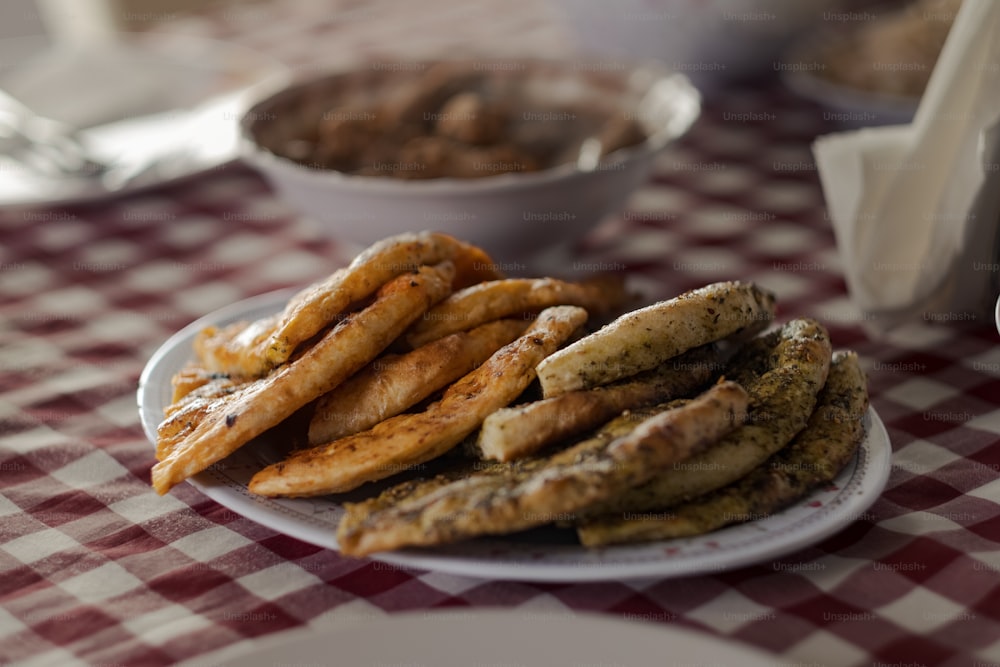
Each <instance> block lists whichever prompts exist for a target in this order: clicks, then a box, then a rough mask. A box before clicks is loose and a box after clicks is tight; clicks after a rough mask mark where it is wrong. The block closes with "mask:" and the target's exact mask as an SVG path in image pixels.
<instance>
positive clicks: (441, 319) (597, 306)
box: [406, 275, 627, 347]
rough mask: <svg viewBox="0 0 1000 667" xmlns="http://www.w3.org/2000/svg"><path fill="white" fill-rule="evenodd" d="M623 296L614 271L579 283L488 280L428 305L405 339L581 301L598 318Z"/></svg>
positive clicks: (415, 343) (420, 339) (417, 341)
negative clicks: (426, 310)
mask: <svg viewBox="0 0 1000 667" xmlns="http://www.w3.org/2000/svg"><path fill="white" fill-rule="evenodd" d="M626 296H627V295H626V292H625V283H624V280H623V279H622V277H621V276H616V275H603V276H599V277H597V278H593V279H591V280H587V281H583V282H579V283H574V282H567V281H564V280H558V279H556V278H509V279H507V280H491V281H487V282H483V283H479V284H478V285H473V286H471V287H468V288H466V289H463V290H461V291H458V292H455V293H454V294H452V295H451V296H450V297H448V298H447V299H445V300H444V301H442V302H441V303H439V304H438V305H437V306H435V307H434V308H432V309H431V310H430V312H428V313H427V315H426V316H425V317H424V318H423V319H421V320H420V321H419V322H417V323H416V324H414V325H413V327H412V328H411V329H410V331H408V332H407V334H406V342H407V343H409V345H411V346H412V347H419V346H421V345H424V344H426V343H428V342H430V341H432V340H435V339H437V338H441V337H442V336H447V335H448V334H452V333H455V332H456V331H467V330H469V329H471V328H473V327H476V326H478V325H480V324H483V323H484V322H490V321H492V320H497V319H500V318H502V317H510V316H512V315H519V314H521V313H525V312H535V311H538V310H541V309H542V308H549V307H551V306H580V307H581V308H585V309H586V310H587V312H588V313H590V314H591V315H593V316H598V317H600V316H602V315H605V314H607V313H610V312H611V311H613V310H615V309H617V308H619V307H620V306H621V305H622V304H623V303H624V302H625V300H626Z"/></svg>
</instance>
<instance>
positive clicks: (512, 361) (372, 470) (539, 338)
mask: <svg viewBox="0 0 1000 667" xmlns="http://www.w3.org/2000/svg"><path fill="white" fill-rule="evenodd" d="M586 320H587V311H585V310H584V309H582V308H577V307H576V306H557V307H554V308H547V309H546V310H543V311H542V312H541V313H540V314H539V316H538V318H537V319H536V320H535V322H534V323H532V325H531V326H530V327H529V328H528V330H527V331H526V332H525V333H524V335H523V336H521V337H519V338H518V339H517V340H515V341H514V342H512V343H510V344H509V345H506V346H504V347H502V348H500V349H499V350H498V351H497V352H495V353H494V354H493V355H492V356H491V357H490V358H489V359H487V360H486V362H485V363H483V364H482V365H481V366H480V367H479V368H477V369H476V370H474V371H472V372H471V373H469V374H468V375H466V376H465V377H463V378H462V379H460V380H459V381H458V382H456V383H454V384H453V385H451V386H450V387H448V389H447V390H446V391H445V392H444V394H443V395H442V397H441V400H439V401H437V402H435V403H432V404H431V405H430V406H429V407H428V408H427V409H426V410H425V411H423V412H418V413H414V414H403V415H398V416H396V417H392V418H390V419H387V420H385V421H383V422H380V423H378V424H377V425H376V426H374V427H373V428H371V429H369V430H368V431H363V432H361V433H357V434H355V435H352V436H348V437H346V438H341V439H340V440H335V441H333V442H331V443H329V444H327V445H324V446H321V447H313V448H310V449H305V450H301V451H299V452H297V453H295V454H293V455H292V456H290V457H289V458H288V459H286V460H285V461H283V462H280V463H276V464H274V465H270V466H268V467H267V468H264V469H263V470H261V471H259V472H258V473H257V474H256V475H254V476H253V479H251V480H250V486H249V488H250V491H252V492H253V493H258V494H261V495H265V496H295V497H300V496H316V495H323V494H327V493H338V492H343V491H350V490H352V489H356V488H357V487H359V486H361V485H362V484H364V483H365V482H370V481H375V480H379V479H383V478H385V477H389V476H391V475H393V474H395V473H398V472H403V471H404V470H407V469H409V468H412V467H413V466H415V465H419V464H420V463H424V462H425V461H430V460H431V459H434V458H437V457H438V456H440V455H441V454H444V453H445V452H447V451H448V450H449V449H451V448H453V447H454V446H455V445H457V444H459V443H460V442H461V441H462V440H463V439H464V438H465V437H466V436H468V435H469V434H470V433H472V432H473V431H475V430H476V429H477V428H479V425H480V424H482V422H483V419H485V418H486V415H488V414H490V413H491V412H493V411H494V410H497V409H499V408H502V407H504V406H505V405H507V404H508V403H510V402H511V401H513V400H514V399H515V398H517V397H518V395H520V394H521V392H523V391H524V389H525V388H526V387H527V386H528V384H530V383H531V381H532V380H534V378H535V366H537V365H538V362H539V361H541V360H542V359H544V358H545V357H546V356H548V355H550V354H552V352H554V351H555V350H557V349H558V348H559V346H560V345H562V344H563V343H565V342H566V340H567V339H568V338H569V337H570V336H572V335H573V332H574V331H576V329H577V328H579V327H580V326H582V325H583V323H584V322H586Z"/></svg>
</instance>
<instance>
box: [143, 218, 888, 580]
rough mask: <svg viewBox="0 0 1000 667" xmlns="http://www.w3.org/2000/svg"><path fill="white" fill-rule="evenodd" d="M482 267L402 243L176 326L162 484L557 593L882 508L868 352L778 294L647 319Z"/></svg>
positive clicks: (703, 297)
mask: <svg viewBox="0 0 1000 667" xmlns="http://www.w3.org/2000/svg"><path fill="white" fill-rule="evenodd" d="M475 258H478V259H475ZM482 258H483V254H482V251H481V250H479V249H477V248H474V247H471V246H469V245H467V244H464V243H462V242H460V241H457V240H455V239H453V238H451V237H447V236H445V235H442V234H434V233H420V234H404V235H400V236H398V237H393V238H390V239H386V240H385V241H383V242H380V243H377V244H375V245H373V246H372V247H370V248H369V249H367V250H366V251H364V252H363V253H362V254H361V255H359V256H358V258H356V259H355V260H354V261H353V262H352V263H351V264H350V265H349V266H348V267H345V268H343V269H341V270H339V271H337V272H336V273H334V274H333V275H332V276H331V277H330V278H328V279H327V280H325V281H323V282H321V283H317V284H316V285H313V286H310V287H307V288H305V289H303V290H301V291H299V292H297V293H291V292H278V293H270V294H264V295H260V296H257V297H253V298H250V299H248V300H245V301H241V302H238V303H235V304H232V305H229V306H227V307H225V308H223V309H220V310H218V311H215V312H213V313H210V314H209V315H206V316H205V317H203V318H201V319H199V320H198V321H196V322H193V323H192V324H190V325H188V326H187V327H185V328H184V329H182V330H181V331H179V332H177V333H176V334H175V335H174V336H172V337H171V338H170V339H169V340H167V341H166V342H165V343H164V344H163V345H162V346H161V347H160V349H159V350H158V351H157V352H156V353H155V354H154V355H153V356H152V357H151V359H150V360H149V362H148V364H147V366H146V368H145V370H144V372H143V374H142V377H141V378H140V385H139V392H138V401H139V411H140V417H141V420H142V424H143V427H144V429H145V431H146V433H147V435H148V436H149V438H150V439H151V441H153V442H154V443H156V452H157V459H158V463H157V464H156V465H155V466H154V468H153V484H154V487H155V488H156V489H157V491H158V492H160V493H167V492H169V490H170V488H172V487H173V486H175V485H176V484H179V483H181V482H183V481H189V482H190V483H192V484H193V485H195V486H196V487H197V488H199V489H200V490H201V491H203V492H204V493H205V494H206V495H208V496H209V497H211V498H213V499H214V500H216V501H217V502H219V503H220V504H222V505H224V506H226V507H227V508H229V509H231V510H232V511H233V512H235V513H237V514H239V515H241V516H244V517H246V518H248V519H251V520H253V521H256V522H258V523H260V524H262V525H265V526H268V527H270V528H272V529H274V530H276V531H278V532H281V533H284V534H286V535H289V536H292V537H295V538H297V539H300V540H303V541H306V542H309V543H312V544H316V545H318V546H322V547H325V548H329V549H333V550H338V551H341V552H342V553H345V554H346V555H350V556H356V557H372V558H376V559H378V560H381V561H384V562H387V563H392V564H394V565H396V566H399V567H412V568H416V569H428V570H436V571H441V572H448V573H453V574H460V575H467V576H479V577H492V578H508V579H520V580H544V581H587V580H605V579H624V578H638V577H675V576H687V575H695V574H703V573H710V572H716V571H721V570H725V569H729V568H734V567H740V566H743V565H749V564H752V563H760V562H768V561H771V560H773V559H776V558H779V557H782V556H785V555H788V554H791V553H793V552H795V551H797V550H799V549H802V548H805V547H807V546H809V545H811V544H814V543H816V542H817V541H819V540H821V539H823V538H824V537H826V536H828V535H830V534H832V533H834V532H835V531H837V530H839V529H840V528H842V527H844V526H845V525H847V524H848V523H850V522H852V521H854V520H856V519H857V518H859V517H861V516H863V513H864V512H865V510H866V509H867V508H868V507H869V506H870V505H871V504H872V503H873V502H874V501H875V499H876V498H877V497H878V495H879V494H880V493H881V490H882V489H883V487H884V485H885V482H886V479H887V477H888V473H889V470H890V456H891V447H890V445H889V439H888V436H887V434H886V431H885V428H884V426H883V425H882V422H881V421H880V419H879V418H878V415H877V414H876V413H875V412H874V411H873V410H872V409H871V408H870V407H869V406H868V399H867V388H866V384H865V380H864V374H863V372H862V371H861V370H860V367H859V365H858V360H857V356H856V355H855V354H853V353H852V352H849V351H843V350H841V351H834V350H833V349H832V345H831V342H830V340H829V336H828V334H827V332H826V330H825V328H824V327H823V326H822V325H821V324H820V323H818V322H815V321H813V320H807V319H795V320H791V321H788V322H786V323H784V324H781V325H776V324H774V323H773V321H772V317H773V313H774V305H775V304H774V297H773V295H771V294H770V293H769V292H767V291H766V290H764V289H762V288H760V287H759V286H756V285H753V284H750V283H740V282H728V283H718V284H713V285H709V286H706V287H704V288H702V289H699V290H694V291H692V292H689V293H687V294H684V295H681V296H679V297H677V298H675V299H670V300H666V301H663V302H659V303H655V304H650V305H647V306H643V307H640V308H636V309H631V310H630V309H629V307H630V306H631V303H630V302H629V300H628V296H627V295H628V293H627V290H625V289H624V285H623V280H622V278H621V277H620V276H594V277H593V278H590V279H587V280H582V281H577V282H568V281H562V280H558V279H553V278H537V279H535V278H513V279H508V278H504V277H502V276H499V275H497V274H496V273H495V272H494V271H493V269H491V268H488V267H490V266H491V265H490V263H489V262H484V261H481V260H482ZM362 294H367V295H368V296H362ZM598 325H602V326H598ZM581 329H582V331H581ZM429 369H430V370H429ZM723 374H724V375H725V378H726V379H722V376H723ZM400 396H404V397H405V398H400Z"/></svg>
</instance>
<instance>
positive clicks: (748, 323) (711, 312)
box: [538, 282, 774, 398]
mask: <svg viewBox="0 0 1000 667" xmlns="http://www.w3.org/2000/svg"><path fill="white" fill-rule="evenodd" d="M773 316H774V295H773V294H771V293H770V292H767V291H765V290H762V289H760V288H759V287H757V286H756V285H754V284H753V283H739V282H724V283H714V284H712V285H707V286H705V287H702V288H700V289H696V290H692V291H690V292H686V293H684V294H682V295H680V296H678V297H676V298H673V299H669V300H667V301H661V302H660V303H656V304H653V305H651V306H647V307H645V308H640V309H638V310H634V311H631V312H629V313H626V314H625V315H622V316H621V317H619V318H618V319H616V320H615V321H614V322H612V323H610V324H608V325H607V326H605V327H602V328H601V329H599V330H598V331H596V332H594V333H592V334H590V335H589V336H586V337H584V338H581V339H580V340H578V341H576V342H575V343H573V344H572V345H569V346H567V347H566V348H565V349H563V350H560V351H559V353H558V354H554V355H552V356H551V357H549V358H548V359H546V360H545V362H543V363H542V364H541V365H540V366H539V367H538V379H539V381H540V382H541V385H542V392H543V394H544V395H545V397H546V398H548V397H550V396H558V395H559V394H565V393H566V392H569V391H576V390H578V389H589V388H591V387H596V386H600V385H603V384H607V383H609V382H613V381H614V380H618V379H620V378H623V377H628V376H630V375H635V374H636V373H639V372H641V371H645V370H649V369H650V368H654V367H656V366H658V365H659V364H661V363H663V362H664V361H666V360H668V359H671V358H673V357H675V356H677V355H678V354H680V353H682V352H686V351H687V350H690V349H692V348H695V347H698V346H700V345H705V344H706V343H711V342H713V341H717V340H721V339H723V338H727V337H730V336H734V335H737V334H750V335H753V334H755V333H757V332H760V331H763V330H764V329H765V328H767V326H768V324H769V323H770V321H771V319H772V317H773ZM750 332H753V333H750Z"/></svg>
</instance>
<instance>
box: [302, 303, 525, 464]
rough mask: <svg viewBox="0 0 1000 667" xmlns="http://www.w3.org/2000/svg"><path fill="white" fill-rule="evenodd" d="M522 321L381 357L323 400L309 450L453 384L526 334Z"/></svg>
mask: <svg viewBox="0 0 1000 667" xmlns="http://www.w3.org/2000/svg"><path fill="white" fill-rule="evenodd" d="M528 324H529V323H528V322H526V321H524V320H497V321H496V322H488V323H486V324H483V325H481V326H478V327H476V328H475V329H473V330H471V331H460V332H458V333H454V334H452V335H450V336H445V337H444V338H439V339H438V340H436V341H433V342H430V343H428V344H427V345H423V346H421V347H418V348H417V349H416V350H413V351H412V352H409V353H407V354H400V355H385V356H382V357H379V358H378V359H376V360H375V361H373V362H372V363H371V364H369V365H368V366H367V367H365V368H364V369H363V370H361V371H360V372H358V373H357V374H355V375H354V376H353V377H351V378H350V379H348V380H347V381H346V382H344V383H343V384H341V385H339V386H338V387H337V388H335V389H334V390H333V391H331V392H330V393H329V394H326V395H325V396H323V398H321V399H320V400H319V401H318V403H317V405H316V410H315V412H314V413H313V416H312V420H311V421H310V423H309V444H310V445H320V444H324V443H327V442H331V441H333V440H336V439H338V438H343V437H346V436H348V435H352V434H354V433H359V432H361V431H365V430H368V429H369V428H371V427H372V426H375V424H377V423H379V422H380V421H382V420H383V419H388V418H389V417H394V416H396V415H398V414H399V413H401V412H403V411H404V410H406V409H407V408H410V407H412V406H414V405H416V404H417V403H419V402H420V401H422V400H424V399H425V398H427V397H428V396H430V395H431V394H433V393H434V392H436V391H438V390H439V389H442V388H444V387H445V386H447V385H448V384H450V383H452V382H454V381H455V380H457V379H458V378H460V377H462V376H463V375H465V374H466V373H469V372H471V371H472V370H474V369H475V368H476V367H477V366H479V365H480V364H482V363H483V362H484V361H486V360H487V359H488V358H489V357H490V355H492V354H493V353H494V352H496V351H497V350H498V349H499V348H501V347H503V346H504V345H507V344H508V343H510V342H511V341H512V340H514V339H515V338H517V337H518V336H520V335H521V334H523V333H524V330H525V329H526V328H527V327H528Z"/></svg>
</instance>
